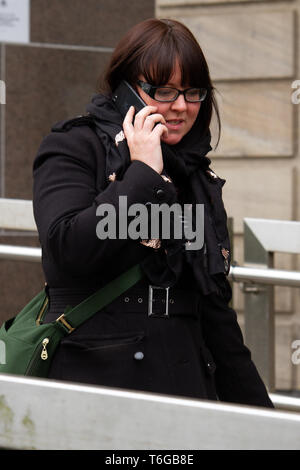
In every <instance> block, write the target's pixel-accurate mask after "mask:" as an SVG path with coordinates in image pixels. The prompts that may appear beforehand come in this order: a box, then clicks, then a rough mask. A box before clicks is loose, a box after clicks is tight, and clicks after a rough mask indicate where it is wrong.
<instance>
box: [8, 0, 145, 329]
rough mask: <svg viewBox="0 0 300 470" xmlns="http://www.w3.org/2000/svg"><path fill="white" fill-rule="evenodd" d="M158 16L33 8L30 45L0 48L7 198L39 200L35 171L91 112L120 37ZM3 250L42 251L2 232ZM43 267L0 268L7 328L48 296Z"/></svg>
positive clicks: (68, 1)
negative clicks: (41, 153)
mask: <svg viewBox="0 0 300 470" xmlns="http://www.w3.org/2000/svg"><path fill="white" fill-rule="evenodd" d="M153 16H154V1H152V0H109V1H106V0H84V1H83V0H51V2H49V1H48V0H31V9H30V42H29V44H15V43H0V80H3V81H5V83H6V104H1V105H0V197H6V198H21V199H32V163H33V159H34V158H35V155H36V152H37V149H38V147H39V145H40V142H41V140H42V138H43V136H45V135H47V134H48V133H49V131H50V127H51V126H52V125H53V124H54V123H55V122H57V121H59V120H62V119H66V118H69V117H74V116H76V115H78V114H82V113H84V112H85V106H86V104H87V103H88V102H89V101H90V98H91V96H92V94H93V93H94V92H95V91H96V82H97V78H98V76H99V74H101V72H102V71H103V69H104V66H105V64H106V63H107V61H108V59H109V57H110V54H111V52H112V50H113V48H114V46H115V44H116V43H117V41H118V40H119V39H120V37H121V36H122V35H123V34H124V33H125V32H126V31H127V30H128V29H129V28H130V27H131V26H133V25H134V24H136V23H138V22H139V21H142V20H144V19H146V18H149V17H153ZM0 243H5V244H11V245H13V244H15V245H23V246H39V242H38V238H37V236H36V235H35V234H30V233H29V234H27V235H26V236H24V235H23V234H20V233H18V232H7V231H6V232H4V231H3V230H2V231H0ZM43 285H44V277H43V272H42V270H41V267H40V266H39V265H38V264H33V263H25V262H15V261H3V260H0V323H2V321H3V320H4V319H6V318H9V317H11V316H13V315H15V314H16V313H18V311H19V310H20V309H21V308H22V307H23V306H24V305H25V303H27V302H28V301H29V300H30V299H31V298H32V297H33V295H35V294H36V293H37V292H39V290H41V289H42V287H43Z"/></svg>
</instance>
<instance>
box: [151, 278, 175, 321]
mask: <svg viewBox="0 0 300 470" xmlns="http://www.w3.org/2000/svg"><path fill="white" fill-rule="evenodd" d="M154 289H164V290H165V299H162V300H161V303H163V302H165V311H164V312H153V303H154V302H157V301H158V300H159V299H154V298H153V291H154ZM169 289H170V287H160V286H151V285H149V297H148V316H149V317H151V316H156V317H164V318H168V317H169Z"/></svg>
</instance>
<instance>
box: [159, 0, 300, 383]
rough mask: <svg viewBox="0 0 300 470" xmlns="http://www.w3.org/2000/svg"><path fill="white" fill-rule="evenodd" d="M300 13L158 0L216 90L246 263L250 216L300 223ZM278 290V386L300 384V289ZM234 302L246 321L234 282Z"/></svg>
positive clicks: (283, 258)
mask: <svg viewBox="0 0 300 470" xmlns="http://www.w3.org/2000/svg"><path fill="white" fill-rule="evenodd" d="M299 11H300V1H299V0H294V1H261V0H258V1H246V0H239V1H235V0H232V1H222V0H218V1H215V0H202V1H201V0H186V1H185V0H157V9H156V15H157V17H159V18H174V19H178V20H179V21H182V22H183V23H185V24H186V25H187V26H188V27H189V28H190V29H191V30H192V32H193V33H194V34H195V36H196V38H197V39H198V41H199V43H200V45H201V47H202V49H203V51H204V54H205V55H206V58H207V60H208V64H209V66H210V70H211V74H212V79H213V81H214V85H215V86H216V88H217V90H218V94H217V99H218V102H219V106H220V110H221V119H222V135H221V141H220V144H219V146H218V148H217V149H216V150H215V151H214V152H213V153H212V154H211V157H212V160H213V165H212V166H213V168H214V170H215V171H216V173H217V174H219V175H220V176H222V177H224V178H225V179H226V180H227V183H226V185H225V187H224V198H225V203H226V207H227V212H228V215H229V216H230V217H233V220H234V233H235V235H234V254H235V260H236V261H237V262H238V263H239V264H241V265H242V264H243V259H244V254H243V218H244V217H259V218H270V219H279V220H300V191H299V181H300V180H299V171H300V155H299V145H298V142H299V130H300V129H299V125H300V124H299V123H300V119H299V112H300V104H299V105H297V104H293V103H292V100H291V97H292V93H293V92H294V91H295V90H294V89H292V83H293V81H294V80H297V79H300V65H299V38H300V34H299V32H300V31H299V21H298V18H299ZM275 267H276V268H279V269H292V270H297V269H299V267H300V263H299V256H298V257H297V256H292V255H283V254H280V253H278V254H276V255H275ZM275 291H276V294H275V308H276V387H277V389H286V390H289V389H297V388H298V389H299V386H300V372H299V371H300V365H298V366H297V365H293V364H292V361H291V354H292V352H293V350H292V349H291V344H292V342H293V340H295V339H299V338H300V292H299V289H295V288H294V289H293V288H288V287H284V288H283V287H276V288H275ZM234 306H235V308H236V309H237V311H238V313H239V320H240V323H241V324H242V325H243V308H244V299H243V294H242V292H241V290H240V289H239V286H238V285H235V287H234Z"/></svg>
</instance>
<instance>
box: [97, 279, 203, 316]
mask: <svg viewBox="0 0 300 470" xmlns="http://www.w3.org/2000/svg"><path fill="white" fill-rule="evenodd" d="M199 301H200V294H199V293H198V292H196V291H191V290H189V291H187V290H183V289H176V288H174V287H170V288H169V287H166V288H165V287H157V286H151V285H149V288H148V290H146V289H145V288H144V289H136V288H134V287H133V288H131V289H129V290H128V291H127V292H125V293H124V294H122V295H120V296H119V297H118V298H117V299H115V300H114V301H113V302H111V303H110V304H109V305H108V306H107V307H106V308H105V309H106V310H107V311H108V312H109V311H111V312H113V311H121V312H125V313H144V314H148V316H149V317H165V318H167V317H168V316H169V315H174V314H181V315H182V314H187V315H188V314H194V315H195V314H197V313H198V309H199Z"/></svg>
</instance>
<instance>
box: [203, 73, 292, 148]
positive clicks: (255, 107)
mask: <svg viewBox="0 0 300 470" xmlns="http://www.w3.org/2000/svg"><path fill="white" fill-rule="evenodd" d="M216 87H217V93H216V97H217V100H218V103H219V108H220V113H221V121H222V134H221V140H220V143H219V146H218V148H217V150H216V152H215V153H212V156H218V155H220V156H227V157H249V156H250V157H252V156H257V157H286V156H292V155H293V153H294V148H293V111H294V106H295V105H293V104H292V102H291V84H290V82H286V81H283V82H281V81H279V82H255V83H248V82H246V83H226V84H225V83H222V84H221V83H220V84H217V85H216ZM214 134H215V133H214ZM214 139H215V140H214V142H215V141H216V137H215V138H214Z"/></svg>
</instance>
